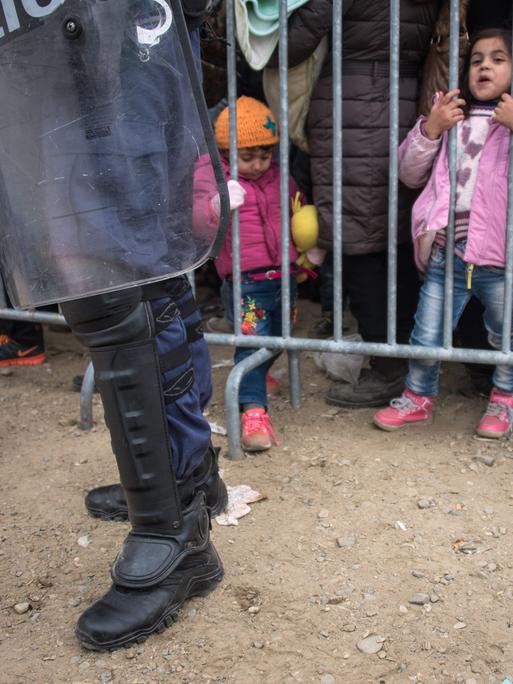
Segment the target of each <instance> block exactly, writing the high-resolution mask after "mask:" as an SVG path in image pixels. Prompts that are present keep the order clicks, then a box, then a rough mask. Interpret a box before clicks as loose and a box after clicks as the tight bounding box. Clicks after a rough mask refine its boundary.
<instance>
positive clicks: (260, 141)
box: [215, 95, 280, 150]
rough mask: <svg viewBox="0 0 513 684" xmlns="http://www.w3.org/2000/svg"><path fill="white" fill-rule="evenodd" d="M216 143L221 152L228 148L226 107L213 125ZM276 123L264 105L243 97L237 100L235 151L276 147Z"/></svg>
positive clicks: (228, 134)
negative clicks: (264, 146) (267, 146)
mask: <svg viewBox="0 0 513 684" xmlns="http://www.w3.org/2000/svg"><path fill="white" fill-rule="evenodd" d="M215 134H216V141H217V144H218V146H219V149H221V150H227V149H229V147H230V130H229V122H228V107H225V109H223V111H222V112H221V114H220V115H219V117H218V118H217V121H216V123H215ZM279 139H280V136H279V135H278V123H277V122H276V119H275V118H274V116H273V113H272V112H271V110H270V109H268V108H267V107H266V106H265V104H263V103H262V102H259V101H258V100H255V99H254V98H252V97H246V96H245V95H243V96H242V97H239V98H238V100H237V149H239V150H240V149H242V148H243V147H260V146H262V145H276V143H277V142H278V141H279Z"/></svg>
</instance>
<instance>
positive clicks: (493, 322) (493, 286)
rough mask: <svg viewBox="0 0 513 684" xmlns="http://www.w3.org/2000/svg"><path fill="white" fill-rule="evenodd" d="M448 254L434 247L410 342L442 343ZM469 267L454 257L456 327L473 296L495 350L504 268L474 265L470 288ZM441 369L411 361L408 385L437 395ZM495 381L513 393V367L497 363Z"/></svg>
mask: <svg viewBox="0 0 513 684" xmlns="http://www.w3.org/2000/svg"><path fill="white" fill-rule="evenodd" d="M456 246H457V248H458V251H460V252H461V253H463V250H464V249H465V243H464V242H463V243H458V244H457V245H456ZM445 256H446V255H445V249H444V248H441V247H439V246H437V245H435V246H434V247H433V252H432V254H431V259H430V261H429V266H428V270H427V273H426V279H425V281H424V284H423V285H422V288H421V291H420V299H419V304H418V307H417V313H416V314H415V327H414V329H413V332H412V334H411V337H410V344H414V345H421V346H425V347H439V346H442V343H443V330H442V328H443V307H444V265H445ZM467 267H468V264H467V263H466V262H464V261H463V259H461V258H460V257H459V256H458V255H455V256H454V298H453V319H452V326H453V330H454V328H455V327H456V326H457V324H458V321H459V319H460V316H461V314H462V313H463V310H464V309H465V306H466V305H467V303H468V301H469V299H470V298H471V296H472V295H474V296H475V297H477V299H479V301H480V302H481V304H482V305H483V307H484V314H483V318H484V324H485V327H486V330H487V333H488V340H489V342H490V344H491V346H492V347H493V348H494V349H500V347H501V342H502V321H503V307H504V269H503V268H497V267H496V266H474V271H473V273H472V280H471V288H470V289H468V288H467V275H468V274H467ZM439 370H440V362H439V361H434V360H427V359H420V360H419V359H414V360H411V361H410V364H409V372H408V376H407V378H406V387H407V388H408V389H410V390H411V391H412V392H415V393H416V394H420V395H423V396H433V395H435V394H437V393H438V375H439ZM492 381H493V384H494V386H495V387H497V389H499V390H502V391H503V392H510V393H513V366H496V368H495V372H494V374H493V378H492Z"/></svg>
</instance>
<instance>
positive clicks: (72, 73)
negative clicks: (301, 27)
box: [0, 0, 228, 307]
mask: <svg viewBox="0 0 513 684" xmlns="http://www.w3.org/2000/svg"><path fill="white" fill-rule="evenodd" d="M7 5H8V6H9V11H6V9H5V6H6V3H5V0H0V8H3V15H4V16H3V19H4V22H3V25H2V28H0V260H1V265H2V272H3V277H4V280H5V282H6V286H7V288H8V291H9V295H10V298H11V300H12V302H13V304H14V305H16V306H21V307H24V306H38V305H41V304H48V303H52V302H59V301H65V300H70V299H77V298H80V297H85V296H89V295H94V294H98V293H101V292H107V291H109V290H116V289H121V288H124V287H129V286H132V285H135V284H143V283H148V282H153V281H157V280H162V279H164V278H168V277H170V276H173V275H177V274H180V273H183V272H185V271H188V270H190V269H192V268H194V267H196V266H198V265H199V264H201V263H202V262H203V261H205V259H206V258H207V257H208V256H209V254H210V253H211V251H212V247H213V245H214V243H215V241H216V236H218V232H219V229H220V226H221V225H222V224H223V223H225V222H226V221H225V219H226V217H227V210H228V204H227V194H226V184H225V179H224V173H223V170H222V168H221V165H220V164H219V159H218V157H217V150H216V148H215V144H214V141H213V137H212V134H211V130H210V125H209V123H208V119H207V115H206V108H205V104H204V100H203V97H202V93H201V88H200V86H199V83H198V81H197V77H196V73H195V66H194V60H193V55H192V53H191V49H190V44H189V41H188V36H187V32H186V27H185V23H184V20H183V15H182V11H181V6H180V2H179V0H50V2H46V4H45V6H44V7H42V6H41V5H40V4H39V2H38V1H37V0H16V2H12V0H9V2H8V3H7ZM218 192H219V193H220V195H221V207H222V210H221V212H220V213H221V215H222V216H221V217H220V216H219V214H218V213H216V212H215V211H214V210H213V209H212V207H213V206H215V205H216V203H215V202H214V203H213V204H212V202H211V200H212V198H213V197H214V196H215V195H216V194H217V193H218Z"/></svg>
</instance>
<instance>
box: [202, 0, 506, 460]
mask: <svg viewBox="0 0 513 684" xmlns="http://www.w3.org/2000/svg"><path fill="white" fill-rule="evenodd" d="M399 10H400V0H391V2H390V59H389V63H390V136H389V140H390V152H391V153H390V162H389V212H388V245H389V246H388V299H387V341H386V343H368V342H350V341H346V340H344V339H343V337H342V325H343V310H342V302H343V293H342V241H343V219H342V156H343V150H342V23H343V10H342V2H334V3H333V30H332V52H333V95H334V96H333V132H334V134H333V174H334V178H333V209H334V212H333V218H334V221H333V232H334V244H333V261H334V264H333V265H334V268H333V275H334V286H333V288H334V291H333V294H334V312H333V314H334V315H333V320H334V339H333V340H313V339H308V338H298V337H291V330H290V306H289V281H288V274H287V273H286V272H285V271H283V274H284V275H283V274H282V311H283V326H282V329H283V334H282V336H281V337H255V336H246V335H242V334H241V321H240V318H239V317H237V316H235V329H234V334H233V335H224V334H207V335H206V337H207V340H208V342H209V343H210V344H228V345H232V346H240V347H250V348H255V349H258V350H259V351H258V352H256V353H255V354H253V355H252V356H250V357H248V358H246V359H245V360H244V361H243V362H242V363H240V364H238V365H237V366H235V368H234V369H233V370H232V371H231V373H230V375H229V378H228V381H227V384H226V392H225V409H226V416H227V422H228V451H229V457H230V458H233V459H238V458H241V457H242V455H243V453H242V451H241V447H240V428H239V404H238V391H239V385H240V381H241V379H242V377H243V376H244V374H245V373H247V372H248V371H250V370H251V369H252V368H254V367H255V366H256V365H258V363H259V362H262V361H264V360H267V359H268V358H270V357H271V356H272V355H273V354H276V353H279V352H280V351H286V352H287V353H288V356H289V370H290V394H291V402H292V405H293V406H295V407H298V406H299V405H300V382H299V378H300V372H299V353H300V352H301V351H330V352H340V353H344V354H364V355H371V356H385V357H402V358H406V359H412V358H427V359H436V360H440V361H465V362H479V363H488V364H513V354H512V353H511V319H512V300H513V240H512V234H513V173H512V170H511V169H512V163H513V148H511V147H510V151H511V152H512V153H511V154H510V174H509V210H508V226H507V246H506V254H507V266H506V274H505V302H504V320H503V332H502V348H501V350H500V351H489V350H481V349H455V348H454V347H453V346H452V333H453V330H452V315H453V311H452V310H453V301H452V300H453V261H452V259H448V260H447V262H446V264H447V265H446V272H445V303H444V321H443V346H441V347H430V348H426V347H420V346H413V345H404V344H398V343H397V336H396V312H397V284H396V280H397V215H398V195H397V193H398V159H397V148H398V143H399V33H400V32H399V29H400V18H399ZM450 10H451V20H450V24H451V39H450V58H449V59H450V62H449V89H452V88H455V87H457V85H458V49H459V0H451V2H450ZM226 14H227V42H228V54H227V65H228V103H229V106H230V111H231V116H230V127H231V133H230V172H231V175H232V178H237V167H236V162H235V160H236V149H237V131H236V116H235V101H236V98H237V92H236V90H237V87H236V68H235V45H236V39H235V13H234V0H227V3H226ZM279 74H280V129H281V130H280V166H281V183H282V186H281V206H282V224H281V234H282V261H283V263H287V262H288V253H289V252H288V250H289V208H288V175H289V146H288V125H287V120H288V116H287V110H288V90H287V0H280V26H279ZM449 140H450V143H449V148H450V149H449V163H450V169H451V188H452V189H451V204H450V221H449V227H448V230H447V251H448V252H449V253H451V252H452V251H453V249H454V211H455V201H456V182H455V181H456V165H455V162H456V130H455V129H452V130H451V132H450V135H449ZM232 230H233V251H234V255H233V285H234V288H233V290H234V292H233V303H234V311H238V302H239V301H240V282H241V281H240V255H239V250H240V237H239V235H240V233H239V219H238V212H237V211H235V212H233V214H232Z"/></svg>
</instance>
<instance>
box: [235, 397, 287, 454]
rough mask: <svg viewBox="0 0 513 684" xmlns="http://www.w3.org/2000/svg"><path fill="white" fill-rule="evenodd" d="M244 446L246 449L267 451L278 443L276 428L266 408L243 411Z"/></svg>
mask: <svg viewBox="0 0 513 684" xmlns="http://www.w3.org/2000/svg"><path fill="white" fill-rule="evenodd" d="M241 425H242V440H241V441H242V448H243V449H245V451H266V449H270V448H271V447H272V445H273V442H274V444H276V445H278V441H277V439H276V435H275V433H274V428H273V425H272V423H271V419H270V418H269V414H268V413H267V412H266V410H265V408H263V407H258V408H251V409H247V410H246V411H244V412H243V414H242V416H241Z"/></svg>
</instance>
